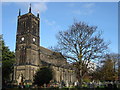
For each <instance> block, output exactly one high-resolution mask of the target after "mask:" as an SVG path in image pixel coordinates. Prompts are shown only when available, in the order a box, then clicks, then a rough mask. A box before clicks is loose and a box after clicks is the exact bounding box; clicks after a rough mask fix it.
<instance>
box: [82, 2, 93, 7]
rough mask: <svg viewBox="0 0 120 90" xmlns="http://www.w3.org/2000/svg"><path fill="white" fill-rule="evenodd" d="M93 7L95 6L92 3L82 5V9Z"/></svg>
mask: <svg viewBox="0 0 120 90" xmlns="http://www.w3.org/2000/svg"><path fill="white" fill-rule="evenodd" d="M94 6H95V4H94V3H87V4H84V5H83V7H84V8H92V7H94Z"/></svg>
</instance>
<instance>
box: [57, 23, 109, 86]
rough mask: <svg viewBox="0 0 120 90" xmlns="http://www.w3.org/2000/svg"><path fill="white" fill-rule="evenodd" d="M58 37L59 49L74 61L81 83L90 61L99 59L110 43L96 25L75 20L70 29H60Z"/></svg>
mask: <svg viewBox="0 0 120 90" xmlns="http://www.w3.org/2000/svg"><path fill="white" fill-rule="evenodd" d="M57 39H58V45H57V51H61V52H62V54H63V55H64V56H65V57H66V58H67V60H68V61H69V62H72V63H74V64H73V66H74V68H75V71H76V77H77V79H78V81H79V83H80V85H81V84H82V79H83V77H84V76H85V75H86V73H87V72H88V69H89V68H90V63H91V62H92V61H95V60H97V59H99V58H100V57H101V56H102V55H103V53H104V52H105V51H106V50H107V48H108V45H109V43H106V42H104V40H103V38H101V32H97V27H96V26H88V25H87V24H86V23H84V22H74V24H73V25H71V27H70V28H69V29H68V30H66V31H60V32H59V33H58V35H57Z"/></svg>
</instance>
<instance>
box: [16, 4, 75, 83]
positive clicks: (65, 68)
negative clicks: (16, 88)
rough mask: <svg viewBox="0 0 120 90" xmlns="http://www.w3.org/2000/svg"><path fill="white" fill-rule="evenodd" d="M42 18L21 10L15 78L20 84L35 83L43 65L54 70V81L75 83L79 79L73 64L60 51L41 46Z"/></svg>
mask: <svg viewBox="0 0 120 90" xmlns="http://www.w3.org/2000/svg"><path fill="white" fill-rule="evenodd" d="M39 33H40V18H39V13H37V16H35V15H34V14H32V12H31V6H30V8H29V12H28V13H26V14H24V15H21V11H20V10H19V15H18V21H17V33H16V49H15V55H16V63H15V65H14V80H15V81H17V84H18V85H19V84H20V83H22V82H29V83H33V76H34V75H35V73H36V71H37V70H38V69H39V68H40V67H42V66H49V67H50V68H52V70H53V73H54V74H53V75H54V76H53V81H56V82H58V83H60V82H64V83H65V84H67V83H69V84H73V83H74V82H75V81H76V80H77V79H76V75H75V72H74V69H73V68H72V66H71V65H70V64H69V63H68V62H67V60H66V58H65V57H64V56H63V55H62V54H61V53H58V52H54V51H51V50H49V49H47V48H44V47H42V46H40V36H39Z"/></svg>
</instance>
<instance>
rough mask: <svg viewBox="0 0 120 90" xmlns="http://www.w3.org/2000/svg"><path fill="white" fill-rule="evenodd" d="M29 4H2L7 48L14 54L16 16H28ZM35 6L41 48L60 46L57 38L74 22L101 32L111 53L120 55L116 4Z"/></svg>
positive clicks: (37, 4) (34, 11) (33, 11)
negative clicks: (93, 27)
mask: <svg viewBox="0 0 120 90" xmlns="http://www.w3.org/2000/svg"><path fill="white" fill-rule="evenodd" d="M29 4H30V3H28V2H26V3H25V2H24V3H23V2H21V3H20V2H3V3H2V34H3V39H4V40H5V43H6V45H7V46H8V47H9V48H10V50H11V51H15V44H16V31H17V16H18V10H19V9H21V14H26V13H28V8H29ZM31 4H32V13H33V14H35V15H37V12H38V11H39V13H40V45H41V46H43V47H46V48H49V47H50V46H55V45H56V44H57V39H56V35H57V33H58V32H59V31H61V30H67V29H69V27H70V25H72V24H73V23H74V20H77V21H83V22H85V23H87V24H88V25H90V26H97V27H98V29H97V30H102V31H103V35H102V37H103V38H104V40H105V42H110V43H111V44H110V45H109V51H110V52H112V53H117V52H118V3H117V2H41V3H40V2H37V3H33V2H32V3H31Z"/></svg>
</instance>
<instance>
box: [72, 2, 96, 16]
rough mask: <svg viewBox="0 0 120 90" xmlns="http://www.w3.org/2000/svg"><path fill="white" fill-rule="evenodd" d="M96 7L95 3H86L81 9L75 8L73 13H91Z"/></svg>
mask: <svg viewBox="0 0 120 90" xmlns="http://www.w3.org/2000/svg"><path fill="white" fill-rule="evenodd" d="M94 7H95V3H85V4H83V5H81V6H80V8H79V9H75V10H73V11H72V13H73V14H77V15H90V14H93V13H94V11H95V10H94Z"/></svg>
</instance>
